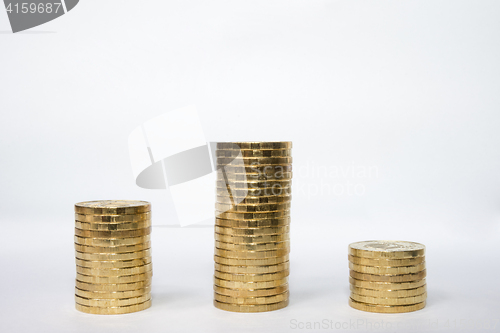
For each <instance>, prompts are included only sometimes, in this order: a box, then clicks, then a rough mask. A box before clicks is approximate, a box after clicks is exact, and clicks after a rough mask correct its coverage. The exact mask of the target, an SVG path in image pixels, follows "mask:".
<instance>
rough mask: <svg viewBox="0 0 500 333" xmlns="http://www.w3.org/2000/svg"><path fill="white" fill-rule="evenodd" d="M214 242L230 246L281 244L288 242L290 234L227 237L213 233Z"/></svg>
mask: <svg viewBox="0 0 500 333" xmlns="http://www.w3.org/2000/svg"><path fill="white" fill-rule="evenodd" d="M215 240H216V241H219V242H225V243H232V244H240V245H241V244H265V243H274V242H283V241H289V240H290V234H289V233H286V234H280V235H265V236H254V237H247V236H228V235H221V234H218V233H215Z"/></svg>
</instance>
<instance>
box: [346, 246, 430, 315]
mask: <svg viewBox="0 0 500 333" xmlns="http://www.w3.org/2000/svg"><path fill="white" fill-rule="evenodd" d="M349 269H350V277H349V281H350V286H351V297H350V298H349V305H350V306H351V307H353V308H355V309H358V310H362V311H369V312H378V313H402V312H411V311H416V310H420V309H423V308H424V307H425V301H426V299H427V288H426V283H425V277H426V269H425V246H424V245H422V244H419V243H414V242H405V241H365V242H357V243H352V244H350V245H349Z"/></svg>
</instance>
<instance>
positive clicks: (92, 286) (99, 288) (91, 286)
mask: <svg viewBox="0 0 500 333" xmlns="http://www.w3.org/2000/svg"><path fill="white" fill-rule="evenodd" d="M149 286H151V279H147V280H144V281H138V282H129V283H87V282H82V281H78V280H76V288H78V289H81V290H86V291H92V292H104V293H107V292H109V293H111V292H119V291H132V290H137V289H143V288H147V287H149Z"/></svg>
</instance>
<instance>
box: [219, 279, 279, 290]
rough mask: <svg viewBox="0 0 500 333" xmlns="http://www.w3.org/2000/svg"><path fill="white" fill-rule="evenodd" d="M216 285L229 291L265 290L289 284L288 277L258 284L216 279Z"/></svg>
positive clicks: (257, 282)
mask: <svg viewBox="0 0 500 333" xmlns="http://www.w3.org/2000/svg"><path fill="white" fill-rule="evenodd" d="M214 283H215V285H216V286H219V287H222V288H229V289H246V290H253V289H265V288H275V287H278V286H281V285H283V284H286V283H288V277H285V278H283V279H279V280H273V281H256V282H241V281H229V280H223V279H219V278H217V277H214Z"/></svg>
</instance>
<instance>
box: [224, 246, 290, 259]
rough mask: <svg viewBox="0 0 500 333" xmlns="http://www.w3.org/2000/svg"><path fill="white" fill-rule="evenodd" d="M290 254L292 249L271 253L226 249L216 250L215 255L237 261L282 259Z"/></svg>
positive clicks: (272, 251)
mask: <svg viewBox="0 0 500 333" xmlns="http://www.w3.org/2000/svg"><path fill="white" fill-rule="evenodd" d="M288 253H290V249H279V250H269V251H245V252H243V251H229V250H224V249H219V248H215V255H216V256H221V257H226V258H235V259H265V258H271V257H281V256H284V255H286V254H288Z"/></svg>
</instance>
